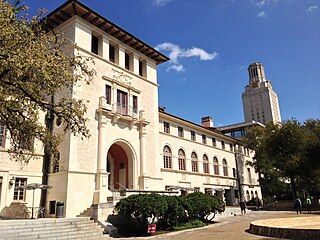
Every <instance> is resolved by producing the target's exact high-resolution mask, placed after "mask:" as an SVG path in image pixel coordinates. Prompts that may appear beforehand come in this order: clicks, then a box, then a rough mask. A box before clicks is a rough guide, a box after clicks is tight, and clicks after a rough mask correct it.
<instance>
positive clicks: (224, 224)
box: [123, 211, 320, 240]
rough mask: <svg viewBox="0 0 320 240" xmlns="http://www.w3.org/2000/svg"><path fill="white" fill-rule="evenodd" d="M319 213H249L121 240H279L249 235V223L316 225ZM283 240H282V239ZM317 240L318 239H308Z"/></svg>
mask: <svg viewBox="0 0 320 240" xmlns="http://www.w3.org/2000/svg"><path fill="white" fill-rule="evenodd" d="M319 216H320V212H314V213H312V214H299V215H297V214H296V212H294V211H251V212H248V213H247V214H246V216H241V215H236V216H228V217H220V218H219V220H217V223H214V224H211V225H209V226H206V227H203V228H198V229H189V230H184V231H179V232H170V233H166V234H160V235H154V236H149V237H133V238H123V239H152V240H165V239H170V240H171V239H172V240H194V239H201V240H211V239H223V240H257V239H260V240H271V239H279V238H276V237H266V236H259V235H255V234H251V233H250V232H249V227H250V223H251V222H254V221H257V220H268V219H281V218H285V219H288V220H287V221H288V222H289V219H292V221H293V222H296V223H298V225H299V223H303V222H305V221H306V218H307V219H308V218H310V221H312V220H311V219H314V221H315V224H320V223H318V219H319ZM282 239H283V238H282ZM309 239H319V238H309Z"/></svg>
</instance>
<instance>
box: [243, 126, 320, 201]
mask: <svg viewBox="0 0 320 240" xmlns="http://www.w3.org/2000/svg"><path fill="white" fill-rule="evenodd" d="M319 125H320V124H319V120H308V121H306V122H305V125H301V124H300V123H299V122H298V121H296V120H289V121H285V122H284V123H282V124H279V125H275V124H272V123H270V124H268V125H267V126H266V127H265V128H261V127H253V128H251V129H248V134H247V135H246V137H245V138H244V139H243V141H244V142H245V143H246V144H247V146H248V147H250V148H251V149H253V150H254V151H255V157H254V159H255V161H254V163H253V164H254V166H255V168H256V170H257V171H258V172H260V173H261V174H262V176H263V178H262V179H261V184H262V187H266V188H267V192H268V193H269V194H270V193H272V191H275V189H271V188H270V186H272V187H274V186H278V188H279V187H281V185H282V186H284V182H285V181H286V180H290V186H291V190H292V192H293V195H294V196H296V195H297V194H298V192H299V191H300V190H301V189H305V186H306V185H308V181H309V182H310V176H318V175H317V174H316V173H319V165H320V163H319V148H318V147H319V139H320V138H319V132H320V131H319ZM317 131H318V132H317ZM313 180H315V178H313ZM264 183H268V184H264ZM267 185H268V186H267ZM276 188H277V187H276ZM278 190H279V189H278Z"/></svg>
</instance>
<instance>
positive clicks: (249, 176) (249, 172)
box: [247, 168, 251, 182]
mask: <svg viewBox="0 0 320 240" xmlns="http://www.w3.org/2000/svg"><path fill="white" fill-rule="evenodd" d="M247 171H248V179H249V182H251V171H250V168H247Z"/></svg>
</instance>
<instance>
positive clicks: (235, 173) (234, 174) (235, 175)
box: [232, 168, 237, 178]
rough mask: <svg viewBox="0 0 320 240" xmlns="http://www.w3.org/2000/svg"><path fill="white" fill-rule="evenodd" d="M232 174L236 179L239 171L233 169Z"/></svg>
mask: <svg viewBox="0 0 320 240" xmlns="http://www.w3.org/2000/svg"><path fill="white" fill-rule="evenodd" d="M232 173H233V177H234V178H236V177H237V171H236V169H235V168H232Z"/></svg>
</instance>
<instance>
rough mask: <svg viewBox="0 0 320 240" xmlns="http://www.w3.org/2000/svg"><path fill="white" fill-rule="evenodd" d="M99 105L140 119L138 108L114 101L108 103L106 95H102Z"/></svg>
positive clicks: (122, 114) (115, 112) (116, 112)
mask: <svg viewBox="0 0 320 240" xmlns="http://www.w3.org/2000/svg"><path fill="white" fill-rule="evenodd" d="M99 107H100V108H101V109H104V110H106V111H109V112H111V113H113V114H119V115H121V116H129V117H131V118H132V119H138V117H139V115H138V109H137V108H134V107H133V106H130V105H128V104H121V103H113V104H108V103H107V100H106V98H105V97H100V99H99Z"/></svg>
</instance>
